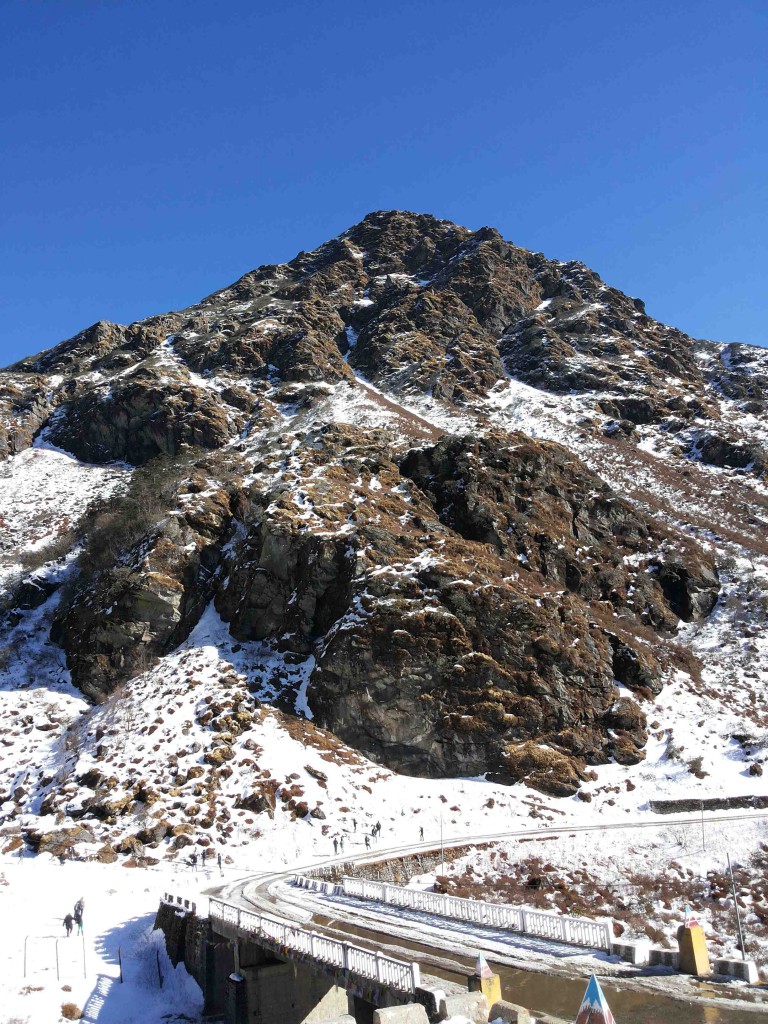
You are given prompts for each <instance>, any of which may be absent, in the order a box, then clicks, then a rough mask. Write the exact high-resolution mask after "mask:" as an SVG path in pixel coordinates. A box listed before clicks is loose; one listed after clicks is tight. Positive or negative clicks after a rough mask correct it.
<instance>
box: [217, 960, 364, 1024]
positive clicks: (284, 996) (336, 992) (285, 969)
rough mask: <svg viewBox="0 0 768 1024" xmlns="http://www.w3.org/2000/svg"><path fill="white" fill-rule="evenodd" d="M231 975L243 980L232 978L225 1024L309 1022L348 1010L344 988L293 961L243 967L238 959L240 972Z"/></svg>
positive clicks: (326, 1018) (332, 1017) (341, 1013)
mask: <svg viewBox="0 0 768 1024" xmlns="http://www.w3.org/2000/svg"><path fill="white" fill-rule="evenodd" d="M234 977H235V978H242V982H240V981H231V985H232V990H233V991H234V992H235V993H236V996H235V999H234V1000H233V1004H234V1005H232V1010H233V1015H232V1016H229V1015H228V1017H227V1024H311V1022H312V1021H329V1020H336V1019H338V1018H339V1017H342V1016H344V1015H346V1014H347V1013H348V1009H349V1007H348V1002H347V993H346V990H345V989H343V988H339V987H338V986H337V985H334V983H333V981H332V980H331V979H330V978H328V977H326V976H324V975H322V974H316V973H314V972H313V971H310V970H307V969H306V968H302V966H301V964H297V963H296V962H295V961H289V962H288V963H285V962H283V961H280V960H273V961H272V962H271V963H256V964H251V965H249V966H246V965H244V964H243V962H242V958H241V963H240V972H239V975H235V976H234ZM241 992H242V997H241V996H240V993H241ZM243 1007H244V1008H243Z"/></svg>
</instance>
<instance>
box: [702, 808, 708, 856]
mask: <svg viewBox="0 0 768 1024" xmlns="http://www.w3.org/2000/svg"><path fill="white" fill-rule="evenodd" d="M701 849H702V852H705V851H706V849H707V844H706V842H705V840H704V801H703V800H702V801H701Z"/></svg>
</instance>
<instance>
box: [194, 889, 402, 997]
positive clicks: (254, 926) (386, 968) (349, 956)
mask: <svg viewBox="0 0 768 1024" xmlns="http://www.w3.org/2000/svg"><path fill="white" fill-rule="evenodd" d="M210 904H211V906H210V916H211V918H212V919H213V920H219V921H222V922H224V923H225V924H229V925H232V926H234V927H235V928H236V929H237V930H238V931H239V932H242V933H243V934H244V935H246V936H249V937H253V938H257V939H258V940H259V941H260V942H266V943H267V944H268V945H270V946H274V947H278V948H279V949H280V950H281V951H288V953H294V954H297V955H298V956H302V957H308V958H310V959H312V960H316V961H318V963H321V964H325V965H327V966H329V967H334V968H337V969H339V970H343V971H348V972H349V973H351V974H357V975H359V976H361V977H363V978H366V979H368V980H370V981H375V982H378V983H379V984H382V985H387V986H388V987H390V988H394V989H397V990H398V991H399V992H406V993H414V992H415V991H416V989H417V988H418V986H419V984H420V983H421V975H420V969H419V965H418V964H417V963H415V962H411V963H407V962H406V961H405V960H395V959H394V958H393V957H389V956H385V955H384V954H383V953H375V952H374V951H373V950H370V949H363V948H362V947H360V946H355V945H354V944H353V943H351V942H341V941H339V940H338V939H331V938H328V936H326V935H321V934H320V933H319V932H314V931H310V930H309V929H306V928H301V927H300V926H298V925H295V924H293V923H292V922H290V921H283V920H281V919H280V918H278V917H272V916H271V915H270V914H256V913H253V911H250V910H244V909H242V908H241V907H237V906H235V905H234V904H231V903H225V902H224V901H223V900H218V899H211V901H210Z"/></svg>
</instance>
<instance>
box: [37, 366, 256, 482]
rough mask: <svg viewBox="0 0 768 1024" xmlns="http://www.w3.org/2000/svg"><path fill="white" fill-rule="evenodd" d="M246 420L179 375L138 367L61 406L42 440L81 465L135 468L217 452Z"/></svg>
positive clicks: (217, 397)
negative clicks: (185, 452)
mask: <svg viewBox="0 0 768 1024" xmlns="http://www.w3.org/2000/svg"><path fill="white" fill-rule="evenodd" d="M245 422H246V420H245V417H244V416H243V415H242V413H241V412H240V411H239V410H235V409H233V408H232V407H227V406H226V405H224V404H223V403H222V401H221V399H220V397H219V396H216V395H213V394H211V393H210V392H209V391H206V390H204V389H202V388H200V387H196V386H195V385H194V384H192V383H190V381H189V379H188V378H186V379H185V377H184V376H183V375H182V374H180V373H178V372H169V371H167V370H164V369H161V368H153V367H148V366H139V367H138V368H137V369H136V370H134V371H132V372H131V373H129V374H127V375H126V376H124V377H121V378H120V379H119V380H117V381H114V382H112V383H110V384H109V385H102V386H100V387H97V388H94V389H93V390H90V391H88V392H87V393H85V394H84V395H82V396H81V397H79V398H76V399H75V400H74V401H72V402H70V403H68V404H67V405H66V406H63V407H62V408H60V409H59V410H58V411H57V414H56V415H55V416H54V417H53V418H52V420H51V422H50V424H49V426H48V431H47V436H48V439H49V440H50V441H52V442H53V443H54V444H55V445H57V446H58V447H60V448H64V449H65V450H66V451H69V452H72V454H74V455H77V457H78V458H80V459H83V461H85V462H95V463H104V462H116V461H119V462H129V463H132V464H133V465H136V466H140V465H143V464H144V463H145V462H148V461H149V460H150V459H153V458H156V457H157V456H158V455H167V456H170V457H171V458H173V457H174V456H175V455H177V454H178V452H179V451H181V449H182V448H184V447H186V448H221V447H222V446H223V445H224V444H226V443H227V441H228V440H229V439H230V438H231V437H232V436H233V435H234V434H235V433H237V432H238V431H239V430H241V429H242V427H243V426H244V425H245Z"/></svg>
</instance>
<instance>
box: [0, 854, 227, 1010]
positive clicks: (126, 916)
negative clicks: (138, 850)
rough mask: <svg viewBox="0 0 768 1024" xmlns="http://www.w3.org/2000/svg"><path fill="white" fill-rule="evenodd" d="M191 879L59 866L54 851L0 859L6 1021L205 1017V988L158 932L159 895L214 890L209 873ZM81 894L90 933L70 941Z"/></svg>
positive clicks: (0, 959) (0, 965)
mask: <svg viewBox="0 0 768 1024" xmlns="http://www.w3.org/2000/svg"><path fill="white" fill-rule="evenodd" d="M188 874H189V872H188V871H187V873H185V877H184V878H183V879H181V878H178V877H177V876H176V875H175V873H174V872H173V871H172V870H167V869H166V870H164V871H162V872H161V871H159V870H156V871H146V870H144V871H137V870H133V871H132V870H130V869H128V868H123V867H119V866H118V865H115V864H110V865H102V864H96V863H74V862H70V863H67V864H65V865H64V866H61V865H60V864H59V863H58V862H57V861H56V860H54V859H53V858H52V857H49V856H47V855H43V856H40V857H37V858H29V857H27V858H21V859H19V858H18V857H15V856H9V855H5V856H2V857H0V917H1V918H2V921H3V927H2V929H0V978H2V982H1V983H0V984H1V986H2V988H1V990H0V1021H1V1022H2V1024H50V1022H55V1021H58V1020H62V1019H65V1018H68V1019H76V1016H75V1015H76V1014H79V1013H82V1018H81V1019H82V1020H83V1021H86V1022H87V1024H96V1021H98V1022H99V1024H161V1022H172V1021H177V1020H186V1021H196V1020H199V1019H200V1015H201V1013H202V1008H203V1006H202V1004H203V1000H202V994H201V992H200V989H199V987H198V985H197V983H196V982H195V981H194V980H193V979H192V978H190V976H189V975H188V974H187V971H186V969H185V968H184V966H183V965H182V964H180V965H179V966H178V967H176V968H174V967H173V965H172V964H171V962H170V961H169V959H168V957H167V955H166V952H165V942H164V939H163V936H162V933H161V932H154V933H153V932H152V928H153V923H154V918H155V914H156V912H157V906H158V893H162V891H163V890H164V889H168V888H170V889H173V888H174V887H175V888H179V887H181V886H182V885H183V887H184V891H185V892H191V893H192V894H193V897H194V894H195V891H196V889H197V888H198V887H202V886H204V885H205V884H207V883H208V884H209V881H210V880H209V879H208V878H205V877H203V875H202V874H201V875H199V876H197V877H194V876H193V877H187V875H188ZM81 897H82V898H83V899H84V901H85V910H84V914H83V934H82V936H79V935H78V934H77V928H74V929H73V933H72V935H71V936H69V937H67V936H66V931H65V928H64V923H63V921H64V917H65V915H66V914H68V913H69V914H71V913H72V910H73V907H74V904H75V902H76V901H77V900H78V899H80V898H81ZM57 959H58V972H57ZM120 959H122V975H123V978H122V982H121V980H120ZM158 964H159V969H160V972H161V974H162V979H163V984H162V988H161V986H160V980H159V977H158ZM67 1004H72V1007H73V1009H70V1010H67V1008H66V1007H67Z"/></svg>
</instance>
